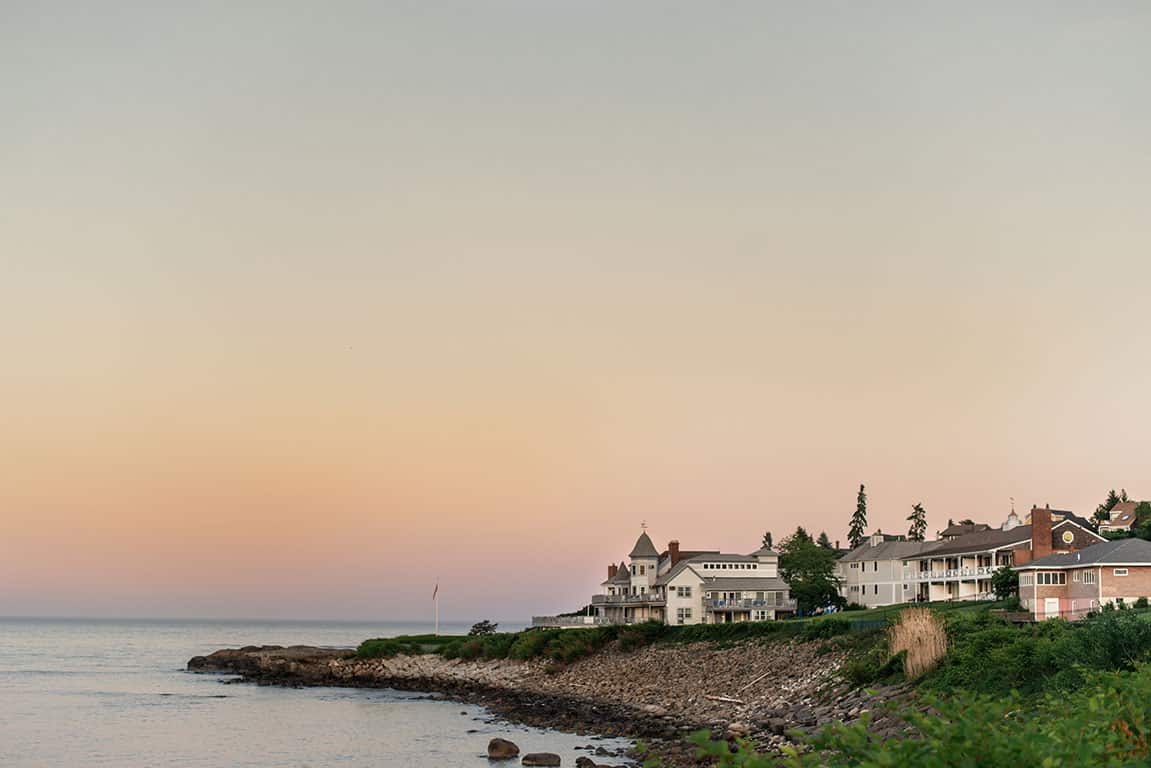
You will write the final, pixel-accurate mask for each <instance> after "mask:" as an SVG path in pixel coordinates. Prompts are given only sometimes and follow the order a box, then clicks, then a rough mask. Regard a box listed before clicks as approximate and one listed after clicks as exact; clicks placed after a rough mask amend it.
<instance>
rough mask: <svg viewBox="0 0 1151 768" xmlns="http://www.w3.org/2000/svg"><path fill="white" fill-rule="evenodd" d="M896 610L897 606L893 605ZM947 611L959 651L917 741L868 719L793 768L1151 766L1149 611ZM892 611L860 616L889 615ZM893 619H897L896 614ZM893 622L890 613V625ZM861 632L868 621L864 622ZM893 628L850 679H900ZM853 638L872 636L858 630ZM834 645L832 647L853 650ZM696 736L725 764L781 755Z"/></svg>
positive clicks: (925, 695)
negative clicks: (1065, 617)
mask: <svg viewBox="0 0 1151 768" xmlns="http://www.w3.org/2000/svg"><path fill="white" fill-rule="evenodd" d="M893 608H894V607H893ZM972 608H973V607H972V606H964V607H963V608H960V609H953V610H948V611H941V612H940V613H941V615H942V616H943V618H944V619H945V621H946V623H947V633H948V637H949V643H950V647H949V649H948V652H947V654H946V656H944V657H943V659H942V661H941V662H940V663H939V665H938V666H937V667H936V668H935V669H934V670H932V671H931V672H928V673H927V674H926V675H924V676H923V677H922V678H919V679H918V681H917V687H918V691H919V695H918V696H917V697H916V701H915V705H914V706H913V707H911V708H908V709H906V710H905V711H904V712H903V717H904V718H905V720H906V721H907V722H908V723H909V724H910V725H911V726H913V728H914V730H915V735H913V736H908V737H906V738H896V739H893V738H890V737H887V738H884V737H883V736H880V735H878V734H875V733H871V732H869V731H868V729H867V725H868V719H867V717H865V718H863V719H862V720H861V721H859V722H857V723H854V724H852V725H849V726H847V725H843V724H836V725H833V726H830V727H828V728H825V729H824V730H822V731H821V732H819V733H818V734H815V735H813V736H810V737H803V736H802V735H799V734H797V737H799V738H801V739H805V740H806V741H807V743H808V745H809V746H810V747H812V748H813V751H810V752H807V753H806V754H800V753H799V752H798V751H792V752H790V753H789V755H788V757H787V758H786V759H785V761H784V763H783V764H784V765H789V766H792V768H814V766H828V768H841V767H845V766H897V765H915V766H927V767H928V768H951V767H952V766H955V767H956V768H959V767H961V766H962V767H964V768H966V767H968V766H976V765H978V766H988V767H989V768H997V767H998V766H1004V767H1005V768H1007V767H1011V768H1014V767H1015V766H1023V765H1042V766H1047V767H1049V768H1060V767H1063V766H1067V767H1070V766H1079V765H1102V766H1129V765H1147V764H1148V763H1149V758H1151V613H1145V612H1140V611H1137V610H1123V609H1120V610H1112V611H1107V612H1104V613H1102V614H1100V615H1098V616H1095V617H1092V618H1090V619H1087V620H1084V621H1079V622H1076V623H1068V622H1065V621H1061V620H1052V621H1046V622H1042V623H1039V624H1028V625H1024V626H1014V625H1012V624H1009V623H1008V622H1006V621H1005V620H1003V619H1002V618H1000V617H998V616H996V615H995V614H993V613H991V612H989V611H988V610H987V607H986V604H984V605H982V606H975V607H974V610H972ZM884 610H888V609H880V610H876V611H866V612H864V611H860V612H853V614H852V619H850V620H849V619H847V618H846V617H840V618H839V620H840V621H852V620H853V619H854V617H855V616H858V615H860V614H864V613H866V614H869V615H871V616H873V617H879V616H881V615H882V612H883V611H884ZM894 612H895V611H891V613H894ZM888 618H890V616H889V617H888ZM857 626H858V625H857ZM887 634H888V633H886V632H879V631H876V632H874V633H873V634H872V635H871V636H870V638H868V639H869V640H870V642H858V641H857V642H855V643H854V645H853V647H854V653H853V655H852V657H851V658H849V659H848V661H847V663H846V664H845V665H844V667H843V670H842V673H843V675H844V677H845V678H846V679H848V680H850V681H852V682H855V683H857V684H868V683H871V682H874V681H876V680H882V679H887V678H899V677H900V676H901V675H902V666H903V665H902V663H901V662H902V659H901V656H902V655H903V654H902V653H901V654H897V655H894V656H893V655H891V654H890V653H889V651H888V650H887ZM852 637H853V638H862V637H864V635H860V634H854V635H852ZM848 640H849V638H847V637H842V638H836V640H834V641H830V642H844V641H848ZM707 736H708V735H707V734H700V735H697V743H698V744H699V745H700V747H701V751H702V752H704V753H706V754H709V755H711V756H712V757H714V758H715V760H716V762H717V764H718V765H719V766H727V767H735V766H739V767H740V768H767V766H776V765H779V764H780V763H779V759H778V757H774V756H766V755H761V754H759V753H757V752H756V751H755V750H754V748H753V747H752V745H749V744H741V745H739V747H738V748H737V749H736V750H735V751H734V752H733V751H732V750H731V749H730V748H729V745H728V744H727V743H726V742H718V743H713V742H710V741H709V740H708V738H707Z"/></svg>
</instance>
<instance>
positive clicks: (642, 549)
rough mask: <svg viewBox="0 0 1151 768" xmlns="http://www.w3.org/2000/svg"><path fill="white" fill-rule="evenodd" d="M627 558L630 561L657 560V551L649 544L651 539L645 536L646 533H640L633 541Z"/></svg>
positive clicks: (653, 545)
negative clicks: (641, 558) (643, 558)
mask: <svg viewBox="0 0 1151 768" xmlns="http://www.w3.org/2000/svg"><path fill="white" fill-rule="evenodd" d="M628 557H630V558H631V559H632V560H634V559H636V558H637V557H647V558H654V559H656V560H658V559H659V550H658V549H656V548H655V544H652V543H651V537H650V536H648V535H647V531H644V532H643V533H641V534H640V535H639V538H638V539H636V540H635V546H634V547H632V548H631V554H630V555H628Z"/></svg>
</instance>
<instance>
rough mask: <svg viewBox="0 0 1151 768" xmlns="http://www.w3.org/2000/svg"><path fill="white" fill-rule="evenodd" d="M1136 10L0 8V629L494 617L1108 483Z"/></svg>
mask: <svg viewBox="0 0 1151 768" xmlns="http://www.w3.org/2000/svg"><path fill="white" fill-rule="evenodd" d="M1149 39H1151V6H1149V5H1148V4H1147V3H1145V2H1139V1H1136V2H1100V3H1090V4H1085V3H1076V2H1047V1H1045V2H1018V3H1011V4H1004V3H999V2H968V3H942V2H874V3H855V2H817V3H783V2H778V3H775V2H758V1H757V2H740V1H738V0H737V1H733V2H725V3H719V4H716V3H686V2H674V1H671V0H660V2H645V1H643V0H635V1H634V2H627V3H619V2H606V1H598V0H582V1H580V2H576V1H575V0H531V1H529V0H520V1H518V2H513V1H511V0H491V1H490V2H479V1H478V0H472V1H471V2H458V1H457V2H451V1H450V0H449V1H446V2H439V3H427V2H422V1H417V0H412V1H411V2H341V3H323V4H321V3H305V2H299V1H298V0H280V1H278V2H275V3H272V2H267V3H246V2H237V3H175V2H142V1H141V2H106V3H89V2H81V1H79V0H60V2H51V3H44V2H31V1H30V0H0V95H2V98H3V118H2V119H0V615H51V616H56V615H61V616H69V615H71V616H163V617H168V616H188V617H296V618H355V619H400V618H403V619H419V618H426V617H428V616H430V614H431V609H432V604H431V595H432V589H433V585H434V584H435V583H436V581H437V580H438V581H439V584H440V596H441V615H442V616H443V617H444V618H445V619H452V620H460V621H467V620H479V619H481V618H490V619H497V620H498V619H502V620H505V621H506V620H524V619H526V618H527V617H529V616H531V615H533V614H547V613H554V612H558V611H563V610H573V609H575V608H578V607H580V606H582V605H584V604H585V603H586V602H588V598H589V595H590V594H592V593H593V592H595V591H598V589H599V586H598V585H599V583H600V581H602V579H603V578H604V577H605V576H606V568H607V565H608V563H610V562H612V561H616V562H618V561H619V560H620V559H621V558H622V557H623V556H625V555H626V554H627V552H628V551H630V548H631V546H632V544H633V543H634V540H635V538H636V536H637V535H638V534H639V533H640V530H641V524H643V523H646V525H647V530H648V531H649V532H650V533H651V535H652V537H653V539H655V541H656V542H657V544H658V545H660V546H661V547H662V546H663V545H665V544H666V542H667V541H668V540H669V539H673V538H674V539H678V540H679V541H680V542H681V544H682V546H683V548H685V549H712V548H721V549H723V550H725V551H735V552H749V551H752V550H754V549H756V548H757V547H758V546H759V542H760V537H761V536H762V534H763V532H764V531H765V530H771V531H773V533H774V535H775V538H776V540H777V541H778V540H779V539H780V538H782V537H783V536H784V535H786V534H787V533H788V532H790V531H793V530H794V529H795V527H796V526H797V525H803V526H805V527H806V528H807V529H808V530H810V531H812V532H813V533H814V532H818V531H823V530H826V531H827V532H828V534H829V536H830V537H831V538H832V539H838V540H846V529H847V523H848V519H849V518H850V516H851V513H852V512H853V511H854V508H855V495H856V491H857V490H858V487H859V484H860V483H866V485H867V491H868V495H869V522H870V527H871V528H879V529H882V530H884V531H887V532H903V531H905V530H906V527H907V522H906V520H905V518H906V517H907V515H908V514H909V513H910V511H911V505H912V504H914V503H916V502H923V504H924V505H925V506H926V508H927V511H928V519H929V526H930V528H931V530H937V529H939V528H941V527H943V526H944V525H945V524H946V522H947V519H948V518H955V519H960V518H968V517H969V518H973V519H975V520H978V521H985V522H989V523H992V524H998V523H999V522H1001V521H1002V520H1003V518H1004V517H1005V516H1006V514H1007V513H1008V512H1009V511H1010V508H1011V499H1012V498H1014V499H1015V503H1016V505H1017V507H1019V508H1020V509H1021V510H1022V509H1029V508H1030V506H1031V505H1032V504H1044V503H1050V504H1051V505H1052V506H1053V507H1057V508H1063V509H1071V510H1074V511H1077V512H1080V513H1084V514H1089V513H1090V512H1091V511H1093V510H1094V508H1095V506H1096V505H1097V504H1098V503H1099V502H1100V501H1102V500H1103V497H1104V496H1105V495H1106V492H1107V490H1108V489H1110V488H1119V487H1125V488H1127V489H1128V491H1129V492H1130V494H1131V495H1132V496H1133V497H1136V498H1147V497H1151V474H1149V473H1151V429H1149V427H1151V355H1149V354H1148V351H1149V350H1151V309H1149V307H1151V305H1149V303H1148V296H1147V288H1148V286H1149V285H1151V259H1149V258H1148V255H1149V254H1151V215H1149V214H1148V209H1149V208H1151V143H1149V142H1148V137H1149V136H1151V99H1148V98H1147V85H1146V84H1147V80H1148V74H1149V73H1151V46H1148V45H1147V41H1148V40H1149Z"/></svg>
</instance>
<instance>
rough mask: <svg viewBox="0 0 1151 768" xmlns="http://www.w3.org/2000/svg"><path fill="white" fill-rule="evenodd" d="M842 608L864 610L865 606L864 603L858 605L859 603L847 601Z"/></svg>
mask: <svg viewBox="0 0 1151 768" xmlns="http://www.w3.org/2000/svg"><path fill="white" fill-rule="evenodd" d="M843 610H845V611H866V610H867V606H866V605H860V604H859V603H848V604H847V605H845V606H843Z"/></svg>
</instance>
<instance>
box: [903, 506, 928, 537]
mask: <svg viewBox="0 0 1151 768" xmlns="http://www.w3.org/2000/svg"><path fill="white" fill-rule="evenodd" d="M907 519H908V520H909V521H911V527H910V528H909V529H908V530H907V540H908V541H923V540H924V538H926V536H927V510H925V509H924V508H923V502H920V503H918V504H916V505H914V506H913V507H912V508H911V514H910V515H908V516H907Z"/></svg>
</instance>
